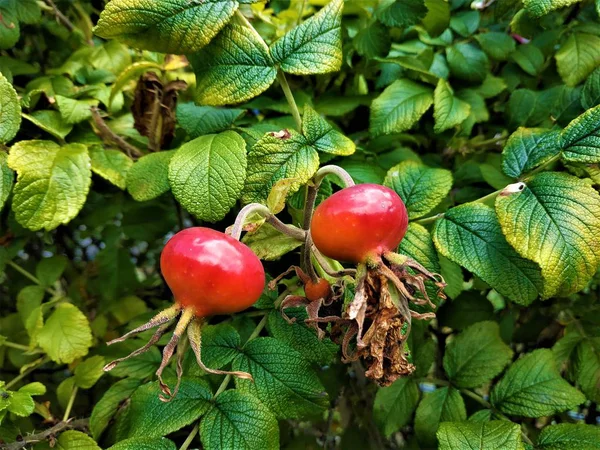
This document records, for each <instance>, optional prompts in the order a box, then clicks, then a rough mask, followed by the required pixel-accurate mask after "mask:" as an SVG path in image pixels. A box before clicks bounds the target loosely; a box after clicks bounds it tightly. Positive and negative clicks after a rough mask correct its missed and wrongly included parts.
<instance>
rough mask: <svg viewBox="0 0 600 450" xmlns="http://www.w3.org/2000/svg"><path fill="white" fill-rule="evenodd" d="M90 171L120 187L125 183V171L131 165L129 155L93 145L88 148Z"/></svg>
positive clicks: (122, 187)
mask: <svg viewBox="0 0 600 450" xmlns="http://www.w3.org/2000/svg"><path fill="white" fill-rule="evenodd" d="M90 158H91V162H92V172H94V173H95V174H97V175H100V176H101V177H102V178H104V179H105V180H107V181H110V182H111V183H112V184H114V185H115V186H117V187H118V188H120V189H125V187H126V185H127V172H128V171H129V169H130V168H131V166H133V161H132V160H131V158H130V157H129V156H127V155H126V154H125V153H123V152H121V151H119V150H113V149H104V148H103V147H102V146H99V145H94V146H93V147H91V148H90Z"/></svg>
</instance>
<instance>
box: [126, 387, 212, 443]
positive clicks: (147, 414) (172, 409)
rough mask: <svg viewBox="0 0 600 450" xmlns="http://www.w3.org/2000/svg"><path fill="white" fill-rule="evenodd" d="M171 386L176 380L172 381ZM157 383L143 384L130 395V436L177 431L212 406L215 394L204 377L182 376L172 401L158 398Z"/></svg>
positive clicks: (158, 389)
mask: <svg viewBox="0 0 600 450" xmlns="http://www.w3.org/2000/svg"><path fill="white" fill-rule="evenodd" d="M171 381H172V383H170V384H171V385H173V384H174V382H175V380H171ZM159 394H160V388H159V386H158V382H151V383H146V384H144V385H143V386H140V387H139V388H138V389H137V390H136V391H135V393H134V394H133V396H132V397H131V405H130V406H129V412H128V416H129V421H130V424H129V427H130V428H129V433H128V436H131V437H135V436H143V437H146V438H154V437H160V436H165V435H167V434H170V433H172V432H173V431H177V430H179V429H181V428H183V427H185V426H186V425H189V424H190V423H192V422H194V421H195V420H197V419H198V418H199V417H201V416H203V415H204V414H205V413H206V412H207V411H208V410H209V408H210V399H211V398H212V393H211V391H210V389H209V388H208V386H207V385H206V383H205V382H204V381H203V380H199V379H192V378H185V377H184V378H183V379H182V380H181V385H180V387H179V392H178V393H177V395H176V396H175V397H174V398H173V399H172V400H171V401H170V402H163V401H161V400H160V398H159Z"/></svg>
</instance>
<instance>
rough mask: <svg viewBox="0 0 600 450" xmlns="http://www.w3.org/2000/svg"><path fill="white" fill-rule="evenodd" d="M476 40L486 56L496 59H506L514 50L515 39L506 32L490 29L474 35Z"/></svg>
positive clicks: (515, 46)
mask: <svg viewBox="0 0 600 450" xmlns="http://www.w3.org/2000/svg"><path fill="white" fill-rule="evenodd" d="M475 39H476V40H477V42H479V45H480V46H481V48H482V49H483V51H484V52H486V53H487V54H488V56H489V57H490V58H492V59H495V60H497V61H506V60H508V57H509V56H510V55H511V54H512V53H513V52H514V51H515V50H516V48H517V45H516V44H515V40H514V39H513V38H512V37H511V36H510V35H508V34H506V33H501V32H499V31H490V32H488V33H481V34H477V35H476V36H475Z"/></svg>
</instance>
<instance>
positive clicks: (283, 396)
mask: <svg viewBox="0 0 600 450" xmlns="http://www.w3.org/2000/svg"><path fill="white" fill-rule="evenodd" d="M243 352H244V353H243V354H242V355H239V356H237V357H236V358H235V359H234V360H233V364H232V366H233V370H241V371H244V372H249V373H250V374H252V376H253V377H254V381H250V380H242V379H240V378H236V380H235V382H236V386H237V388H238V389H239V390H240V391H241V392H245V393H248V394H252V395H254V396H255V397H256V398H260V399H261V401H262V402H263V403H265V404H266V405H267V406H268V407H269V409H270V410H271V411H273V413H274V414H275V415H276V416H277V418H280V419H283V418H299V417H305V416H315V415H318V414H320V413H321V412H323V410H324V409H325V408H326V407H327V406H328V405H329V400H328V398H327V393H326V392H325V389H324V388H323V386H322V385H321V382H320V381H319V379H318V377H317V375H316V374H315V372H314V370H313V369H311V366H310V364H309V363H308V362H307V361H306V360H305V359H304V358H302V355H300V353H298V352H297V351H296V350H294V349H292V348H291V347H289V346H287V345H286V344H284V343H283V342H281V341H279V340H277V339H274V338H268V337H263V338H258V339H254V340H253V341H251V342H250V343H248V344H247V345H246V346H245V347H244V350H243Z"/></svg>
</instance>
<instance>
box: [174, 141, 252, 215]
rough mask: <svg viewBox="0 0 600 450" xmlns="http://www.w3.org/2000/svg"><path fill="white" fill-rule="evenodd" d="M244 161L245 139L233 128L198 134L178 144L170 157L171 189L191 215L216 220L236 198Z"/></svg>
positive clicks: (244, 170)
mask: <svg viewBox="0 0 600 450" xmlns="http://www.w3.org/2000/svg"><path fill="white" fill-rule="evenodd" d="M246 164H247V163H246V142H245V141H244V139H242V137H241V136H240V135H239V134H237V133H236V132H234V131H225V132H223V133H220V134H209V135H206V136H201V137H199V138H196V139H194V140H193V141H190V142H188V143H186V144H184V145H182V146H181V148H180V149H179V150H177V152H176V153H175V155H174V156H173V158H172V159H171V163H170V164H169V183H170V184H171V190H172V191H173V195H174V196H175V198H176V199H177V201H178V202H179V203H181V205H182V206H183V207H184V208H185V209H186V210H188V211H189V212H190V213H192V214H193V215H194V216H196V217H197V218H199V219H201V220H206V221H210V222H216V221H217V220H221V219H222V218H223V217H225V214H227V212H228V211H229V210H230V209H231V207H232V206H233V205H234V204H235V202H236V201H237V199H238V198H239V196H240V193H241V192H242V188H243V187H244V180H245V178H246Z"/></svg>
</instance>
